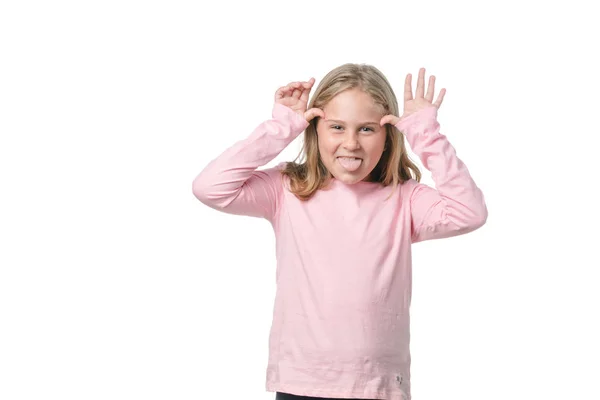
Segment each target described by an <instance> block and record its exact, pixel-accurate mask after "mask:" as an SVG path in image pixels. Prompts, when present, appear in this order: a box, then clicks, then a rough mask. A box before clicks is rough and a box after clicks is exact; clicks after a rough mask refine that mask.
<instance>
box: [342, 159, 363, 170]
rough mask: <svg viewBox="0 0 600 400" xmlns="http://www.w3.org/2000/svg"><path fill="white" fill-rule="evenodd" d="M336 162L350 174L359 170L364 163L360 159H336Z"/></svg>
mask: <svg viewBox="0 0 600 400" xmlns="http://www.w3.org/2000/svg"><path fill="white" fill-rule="evenodd" d="M336 160H337V162H338V163H339V164H340V165H341V166H342V168H344V169H345V170H346V171H348V172H354V171H356V170H358V168H359V167H360V166H361V164H362V162H363V159H362V158H359V157H336Z"/></svg>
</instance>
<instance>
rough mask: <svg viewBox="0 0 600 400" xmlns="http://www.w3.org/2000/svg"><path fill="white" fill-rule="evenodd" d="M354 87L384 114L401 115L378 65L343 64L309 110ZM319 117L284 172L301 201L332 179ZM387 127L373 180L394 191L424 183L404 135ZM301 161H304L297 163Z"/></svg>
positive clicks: (316, 94)
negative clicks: (321, 141)
mask: <svg viewBox="0 0 600 400" xmlns="http://www.w3.org/2000/svg"><path fill="white" fill-rule="evenodd" d="M354 88H358V89H360V90H362V91H363V92H365V93H367V94H369V95H371V97H372V98H373V101H374V102H375V104H377V105H378V106H379V107H380V108H381V111H382V113H383V115H387V114H393V115H397V116H398V115H399V113H398V100H397V99H396V95H395V94H394V91H393V90H392V87H391V85H390V84H389V82H388V80H387V79H386V77H385V76H384V75H383V73H381V71H379V70H378V69H377V68H375V67H374V66H371V65H368V64H354V63H347V64H344V65H341V66H339V67H337V68H335V69H333V70H332V71H330V72H329V73H327V75H325V77H324V78H323V80H322V81H321V82H320V83H319V85H318V86H317V89H316V90H315V92H314V94H313V96H312V99H311V100H310V101H309V103H308V105H307V110H310V109H311V108H314V107H316V108H320V109H323V108H324V107H325V105H326V104H327V103H328V102H329V101H330V100H331V99H332V98H333V97H335V96H336V95H338V94H339V93H341V92H343V91H345V90H350V89H354ZM318 118H319V117H315V118H313V119H312V120H311V121H310V125H309V126H308V127H307V128H306V130H305V131H304V143H303V147H302V149H301V151H300V153H299V154H298V156H297V157H296V159H295V160H294V161H291V162H288V163H287V164H286V166H285V168H284V169H282V171H281V173H282V174H283V175H285V176H287V177H288V178H289V179H290V191H291V192H292V193H294V195H295V196H296V197H297V198H299V199H300V200H309V199H310V198H311V197H312V196H313V195H314V194H315V193H316V191H317V190H319V189H324V188H327V187H328V185H329V183H330V182H331V178H332V175H331V173H330V172H329V171H328V170H327V168H326V167H325V165H324V164H323V162H322V160H321V157H320V154H319V145H318V137H317V121H318ZM385 128H386V139H385V149H384V151H383V154H382V156H381V159H380V160H379V162H378V163H377V165H376V166H375V168H374V169H373V171H372V172H371V174H370V175H371V179H370V180H371V181H373V182H380V183H382V184H383V185H385V186H388V185H393V188H394V189H395V188H396V186H397V185H398V184H402V183H404V182H405V181H407V180H409V179H410V178H414V179H415V180H416V181H420V180H421V171H419V168H418V167H417V166H416V165H415V164H414V163H413V162H412V161H411V160H410V159H409V157H408V154H407V153H406V148H405V146H404V134H403V133H402V132H400V131H399V130H398V129H397V128H396V127H395V126H392V125H391V124H385ZM299 158H301V161H302V162H300V163H297V162H296V161H297V160H298V159H299ZM392 193H393V191H392Z"/></svg>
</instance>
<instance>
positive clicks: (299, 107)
mask: <svg viewBox="0 0 600 400" xmlns="http://www.w3.org/2000/svg"><path fill="white" fill-rule="evenodd" d="M314 83H315V78H310V79H309V80H308V82H291V83H289V84H288V85H287V86H282V87H280V88H279V89H277V91H276V92H275V102H276V103H279V104H282V105H284V106H286V107H289V108H291V109H292V110H294V111H295V112H297V113H298V114H300V115H301V116H302V117H304V119H306V121H310V120H312V119H313V118H315V117H321V118H325V113H324V112H323V110H321V109H320V108H311V109H310V110H308V111H307V110H306V105H307V104H308V94H309V93H310V91H311V89H312V86H313V84H314Z"/></svg>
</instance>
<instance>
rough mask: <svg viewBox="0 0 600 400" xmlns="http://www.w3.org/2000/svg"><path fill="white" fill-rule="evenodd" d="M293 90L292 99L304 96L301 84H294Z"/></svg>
mask: <svg viewBox="0 0 600 400" xmlns="http://www.w3.org/2000/svg"><path fill="white" fill-rule="evenodd" d="M292 90H293V91H292V97H294V98H296V99H299V98H300V95H301V94H302V86H301V82H294V83H293V84H292Z"/></svg>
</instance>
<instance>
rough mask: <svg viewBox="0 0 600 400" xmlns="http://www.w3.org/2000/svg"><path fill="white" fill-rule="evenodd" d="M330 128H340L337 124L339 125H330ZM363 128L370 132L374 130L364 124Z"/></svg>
mask: <svg viewBox="0 0 600 400" xmlns="http://www.w3.org/2000/svg"><path fill="white" fill-rule="evenodd" d="M330 128H333V129H336V130H337V128H340V126H339V125H331V127H330ZM363 128H364V129H367V130H369V131H371V132H374V131H373V129H371V128H369V127H366V126H365V127H363Z"/></svg>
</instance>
